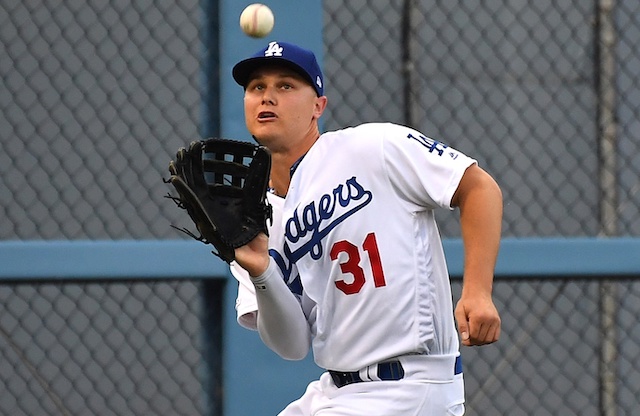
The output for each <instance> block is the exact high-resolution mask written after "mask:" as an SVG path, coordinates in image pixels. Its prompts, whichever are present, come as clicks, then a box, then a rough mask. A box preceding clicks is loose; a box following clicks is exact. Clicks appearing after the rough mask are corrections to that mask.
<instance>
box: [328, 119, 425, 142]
mask: <svg viewBox="0 0 640 416" xmlns="http://www.w3.org/2000/svg"><path fill="white" fill-rule="evenodd" d="M416 133H417V132H416V131H415V130H413V129H411V128H409V127H406V126H403V125H400V124H394V123H382V122H371V123H362V124H359V125H357V126H351V127H345V128H343V129H340V130H333V131H330V132H327V133H324V134H323V135H322V137H323V141H324V143H325V144H326V145H328V146H334V145H340V146H345V145H347V146H348V145H352V146H366V147H369V148H370V147H375V145H376V143H377V144H380V145H381V144H382V143H383V142H385V141H388V140H396V139H401V138H406V137H407V136H408V135H410V134H416Z"/></svg>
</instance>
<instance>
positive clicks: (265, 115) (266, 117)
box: [258, 111, 277, 121]
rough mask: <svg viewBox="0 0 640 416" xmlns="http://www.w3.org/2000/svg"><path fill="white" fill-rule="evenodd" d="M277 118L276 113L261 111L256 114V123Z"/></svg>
mask: <svg viewBox="0 0 640 416" xmlns="http://www.w3.org/2000/svg"><path fill="white" fill-rule="evenodd" d="M275 118H277V116H276V113H272V112H271V111H261V112H260V113H258V121H268V120H273V119H275Z"/></svg>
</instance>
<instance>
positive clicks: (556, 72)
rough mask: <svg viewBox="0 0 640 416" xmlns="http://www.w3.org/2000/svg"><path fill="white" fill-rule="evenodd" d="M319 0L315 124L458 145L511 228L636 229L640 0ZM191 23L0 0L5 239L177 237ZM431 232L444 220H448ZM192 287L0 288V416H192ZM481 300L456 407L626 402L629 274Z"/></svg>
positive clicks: (635, 349) (548, 411)
mask: <svg viewBox="0 0 640 416" xmlns="http://www.w3.org/2000/svg"><path fill="white" fill-rule="evenodd" d="M204 3H206V2H204ZM323 5H324V13H325V19H324V22H325V23H324V44H325V51H324V66H325V75H326V80H327V88H326V92H327V95H328V96H329V100H330V106H329V109H328V111H327V113H325V116H324V126H325V128H327V129H335V128H339V127H343V126H348V125H354V124H358V123H361V122H366V121H391V122H398V123H403V124H409V125H412V126H414V127H417V128H418V129H420V130H421V131H422V132H423V133H425V134H427V135H429V136H433V137H435V138H438V139H440V140H443V141H445V142H447V143H448V144H449V145H451V146H453V147H456V148H458V149H460V150H461V151H464V152H465V153H468V154H469V155H471V156H474V157H475V158H477V159H478V161H479V162H480V164H481V165H482V166H483V167H485V168H486V169H487V170H488V171H489V172H491V173H492V174H493V175H494V176H495V177H496V179H497V180H498V182H499V183H500V185H501V186H502V189H503V193H504V197H505V220H504V235H505V236H515V237H534V236H535V237H540V236H542V237H548V236H562V237H573V236H579V237H581V236H588V237H593V236H599V235H607V236H632V237H640V179H639V178H640V122H639V118H638V114H639V113H640V65H639V62H640V46H639V45H640V3H639V2H637V1H636V0H608V1H604V0H602V1H600V2H598V1H594V0H561V1H559V0H556V1H551V0H544V1H535V2H524V1H459V0H458V1H456V0H452V1H446V2H440V1H433V0H431V1H424V0H423V1H417V0H402V1H401V0H392V1H389V0H367V1H365V0H348V1H347V0H325V1H324V3H323ZM202 17H203V10H202V4H201V2H198V1H196V0H179V1H167V2H164V1H152V0H135V1H128V0H124V1H112V2H102V1H96V0H89V1H79V0H67V1H64V2H45V1H41V0H40V1H38V0H20V1H18V0H4V1H2V2H1V3H0V52H1V55H2V58H1V59H0V77H1V79H2V82H1V83H0V196H1V198H0V215H1V216H2V218H3V220H2V221H0V239H2V240H6V239H19V240H40V239H44V240H53V239H72V240H73V239H128V238H133V239H147V238H151V239H172V238H176V233H175V232H174V230H172V229H171V228H170V227H168V226H167V224H169V223H175V222H176V220H177V219H178V216H179V215H180V213H179V212H178V210H176V209H175V208H174V207H172V206H171V205H170V204H168V203H167V202H166V201H165V200H163V199H162V197H163V194H164V193H165V190H166V185H165V184H163V183H162V177H163V176H164V175H165V171H166V162H167V155H171V154H173V153H174V152H175V149H177V147H178V146H180V145H183V144H184V140H185V138H191V137H198V136H200V134H198V133H199V129H198V125H199V122H200V118H201V111H202V110H201V108H202V101H203V95H205V94H206V91H204V92H203V90H206V87H203V86H201V85H200V82H201V74H202V72H203V70H204V69H203V68H206V65H203V53H204V54H205V55H206V54H207V53H209V52H208V51H207V48H206V42H204V39H206V37H207V36H206V33H207V31H208V30H210V29H211V28H210V27H203V26H206V25H207V24H209V23H210V22H207V19H206V18H205V19H203V18H202ZM205 17H206V15H205ZM203 20H204V23H203ZM203 43H204V44H205V45H204V47H203ZM203 51H204V52H203ZM441 226H442V227H441V228H442V232H443V234H444V235H445V236H446V237H457V236H458V234H459V230H458V224H457V221H456V219H455V215H449V216H446V215H441ZM607 284H608V285H609V286H607ZM200 287H201V283H199V282H179V283H171V282H153V283H150V282H144V283H142V282H133V283H126V284H125V283H98V282H91V283H81V284H75V283H73V284H60V285H58V284H55V285H54V284H43V285H26V284H19V285H15V284H11V285H9V284H5V285H2V286H0V335H1V336H0V391H1V392H2V400H0V414H3V415H5V414H6V415H21V414H24V415H27V414H28V415H40V414H42V415H44V414H56V412H57V413H58V414H88V413H95V414H200V413H201V412H202V411H203V407H204V406H205V405H204V404H203V401H204V400H205V399H203V397H202V396H201V395H200V393H201V392H202V389H203V387H202V384H203V378H202V374H201V372H202V368H201V366H202V357H201V356H202V353H201V351H202V349H201V340H200V339H199V337H200V333H201V328H200V322H199V320H198V319H199V317H200V316H201V313H202V311H201V308H202V306H201V297H199V296H198V295H197V293H199V292H201V290H200ZM607 287H608V289H607ZM603 288H604V289H603ZM611 288H614V289H615V290H614V291H613V292H612V293H613V299H614V300H615V314H614V315H613V318H612V319H613V326H614V327H615V331H613V332H612V333H613V334H614V335H615V334H616V333H617V334H618V336H617V337H613V338H610V339H609V341H610V342H613V343H614V346H615V347H616V349H615V351H616V355H615V356H614V361H613V363H614V367H615V368H614V370H615V371H614V372H613V374H614V375H615V376H616V377H617V378H616V380H614V381H615V382H614V386H613V388H612V389H609V390H608V393H609V394H610V395H612V397H613V400H614V404H613V405H609V404H608V403H610V401H609V400H610V399H611V397H609V399H607V398H606V397H604V398H603V394H602V393H601V392H602V390H603V387H602V386H603V382H604V380H603V377H602V368H601V365H602V364H601V363H602V351H601V349H602V345H603V344H602V339H603V326H602V322H603V320H605V318H603V316H602V310H603V296H602V293H603V290H605V291H608V290H610V289H611ZM458 293H459V283H458V282H455V283H454V294H456V296H457V294H458ZM616 293H617V295H616ZM495 294H496V302H497V303H498V306H499V307H500V310H501V311H502V316H503V325H504V328H503V335H502V340H501V341H500V343H498V344H496V345H495V346H491V347H486V348H479V349H464V355H465V357H464V358H465V377H466V381H467V385H468V391H469V392H468V407H469V413H470V414H478V415H496V414H509V415H533V414H535V415H560V414H580V415H597V414H611V413H610V412H612V411H613V412H617V413H618V414H634V412H635V411H637V409H639V408H640V401H639V400H638V396H640V387H638V386H640V375H639V373H640V366H639V365H638V357H639V356H640V339H638V337H637V336H636V335H634V334H636V333H637V332H638V331H637V330H638V324H637V316H638V315H639V313H640V311H639V310H638V305H639V304H640V303H639V302H638V300H639V297H640V289H639V287H638V283H637V280H635V281H634V280H617V281H612V280H611V279H607V276H603V277H602V279H595V278H592V279H588V280H585V279H581V278H580V277H579V276H576V278H574V279H571V278H562V279H552V278H550V279H540V280H531V279H527V280H521V279H505V280H499V281H498V282H496V285H495ZM604 298H605V299H611V297H604ZM609 318H611V316H609V317H608V318H606V319H609ZM607 406H610V407H608V408H607Z"/></svg>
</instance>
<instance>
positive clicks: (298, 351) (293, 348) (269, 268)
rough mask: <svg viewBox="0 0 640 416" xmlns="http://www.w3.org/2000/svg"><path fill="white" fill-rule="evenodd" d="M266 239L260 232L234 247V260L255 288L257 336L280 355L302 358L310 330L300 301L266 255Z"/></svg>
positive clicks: (308, 345) (307, 351)
mask: <svg viewBox="0 0 640 416" xmlns="http://www.w3.org/2000/svg"><path fill="white" fill-rule="evenodd" d="M268 243H269V239H268V237H267V236H266V235H265V234H262V233H261V234H259V235H258V236H257V237H256V238H255V239H254V240H253V241H251V242H250V243H249V244H247V245H245V246H242V247H239V248H237V249H236V250H235V255H236V262H237V263H238V264H239V265H240V266H241V267H242V268H244V269H245V270H247V272H249V276H251V281H252V283H253V285H254V286H255V289H256V300H257V302H258V333H259V334H260V338H261V339H262V341H263V342H264V343H265V345H266V346H267V347H269V348H270V349H271V350H273V351H274V352H275V353H277V354H278V355H280V356H281V357H282V358H285V359H287V360H301V359H303V358H304V357H306V356H307V354H308V353H309V348H310V347H311V331H310V329H309V325H308V323H307V318H306V317H305V315H304V312H303V311H302V307H301V306H300V303H299V302H298V300H297V299H296V297H295V296H294V295H293V293H291V291H290V290H289V287H288V286H287V285H286V283H285V282H284V279H283V278H282V275H281V274H280V271H279V269H278V267H277V266H276V264H275V262H274V261H273V260H271V257H270V256H269V252H268Z"/></svg>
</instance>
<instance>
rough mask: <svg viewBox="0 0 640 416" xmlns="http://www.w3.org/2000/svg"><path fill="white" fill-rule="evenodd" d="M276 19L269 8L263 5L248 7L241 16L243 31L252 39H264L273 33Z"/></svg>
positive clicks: (256, 4)
mask: <svg viewBox="0 0 640 416" xmlns="http://www.w3.org/2000/svg"><path fill="white" fill-rule="evenodd" d="M274 22H275V19H274V17H273V12H272V11H271V9H270V8H269V7H268V6H265V5H264V4H261V3H253V4H250V5H248V6H247V7H246V8H245V9H244V10H243V11H242V14H240V27H241V28H242V31H243V32H244V33H246V34H247V35H249V36H251V37H252V38H263V37H265V36H267V35H268V34H269V33H271V30H272V29H273V24H274Z"/></svg>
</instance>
